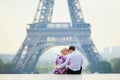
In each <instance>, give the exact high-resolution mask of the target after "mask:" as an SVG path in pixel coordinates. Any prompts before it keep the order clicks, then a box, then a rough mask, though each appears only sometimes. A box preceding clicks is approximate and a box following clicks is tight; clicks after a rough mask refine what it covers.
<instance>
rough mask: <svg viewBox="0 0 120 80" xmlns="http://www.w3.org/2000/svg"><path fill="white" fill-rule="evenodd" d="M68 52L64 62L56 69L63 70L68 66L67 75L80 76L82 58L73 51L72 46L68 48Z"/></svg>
mask: <svg viewBox="0 0 120 80" xmlns="http://www.w3.org/2000/svg"><path fill="white" fill-rule="evenodd" d="M69 52H70V54H69V55H68V56H67V59H66V61H65V62H64V63H63V64H61V65H60V66H57V68H63V67H65V66H67V65H68V64H69V67H68V70H67V74H81V71H82V65H83V57H82V56H81V54H80V53H78V52H76V51H75V47H74V46H70V47H69Z"/></svg>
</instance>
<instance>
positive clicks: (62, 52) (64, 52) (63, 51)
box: [60, 48, 69, 55]
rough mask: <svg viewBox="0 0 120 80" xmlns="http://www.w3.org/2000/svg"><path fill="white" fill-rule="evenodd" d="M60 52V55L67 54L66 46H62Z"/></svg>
mask: <svg viewBox="0 0 120 80" xmlns="http://www.w3.org/2000/svg"><path fill="white" fill-rule="evenodd" d="M60 52H61V54H62V55H67V54H68V53H69V51H68V49H67V48H63V49H62V50H61V51H60Z"/></svg>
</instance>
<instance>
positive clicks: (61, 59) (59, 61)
mask: <svg viewBox="0 0 120 80" xmlns="http://www.w3.org/2000/svg"><path fill="white" fill-rule="evenodd" d="M65 60H66V56H63V55H58V57H57V59H56V61H55V65H56V66H59V65H60V64H62V63H64V62H65ZM66 73H67V71H66V68H62V69H55V70H54V71H53V74H66Z"/></svg>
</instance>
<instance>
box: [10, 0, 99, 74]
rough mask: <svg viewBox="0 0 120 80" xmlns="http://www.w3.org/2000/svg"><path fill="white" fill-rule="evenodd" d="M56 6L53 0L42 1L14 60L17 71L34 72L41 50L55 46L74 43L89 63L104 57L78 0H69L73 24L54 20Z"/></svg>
mask: <svg viewBox="0 0 120 80" xmlns="http://www.w3.org/2000/svg"><path fill="white" fill-rule="evenodd" d="M53 5H54V0H40V1H39V4H38V8H37V11H36V14H35V17H34V20H33V23H32V24H30V27H29V29H27V36H26V38H25V40H24V42H23V43H22V45H21V47H20V48H19V50H18V52H17V54H16V55H15V57H14V59H13V62H12V63H13V67H14V69H15V70H17V71H18V73H31V72H34V69H35V67H36V64H37V61H38V59H39V57H40V56H41V55H42V53H43V52H44V51H45V50H47V49H49V48H51V47H55V46H62V45H64V46H66V45H68V46H69V45H73V46H75V47H76V48H77V49H78V50H79V51H80V52H82V54H83V55H84V56H86V57H87V59H88V61H89V63H90V64H95V63H97V62H99V61H100V60H101V56H100V55H99V52H98V51H97V49H96V47H95V45H94V43H93V41H92V39H91V26H90V24H89V23H85V21H84V18H83V14H82V11H81V8H80V4H79V0H68V7H69V12H70V16H71V22H72V23H67V22H64V23H63V22H58V23H52V22H51V18H52V13H53ZM71 24H72V25H71Z"/></svg>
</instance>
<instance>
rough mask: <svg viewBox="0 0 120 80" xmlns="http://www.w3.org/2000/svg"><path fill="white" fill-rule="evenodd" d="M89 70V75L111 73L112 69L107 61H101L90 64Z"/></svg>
mask: <svg viewBox="0 0 120 80" xmlns="http://www.w3.org/2000/svg"><path fill="white" fill-rule="evenodd" d="M89 70H90V72H91V73H95V72H98V73H111V72H112V67H111V64H110V63H109V62H107V61H101V62H98V63H97V64H92V65H90V66H89Z"/></svg>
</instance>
